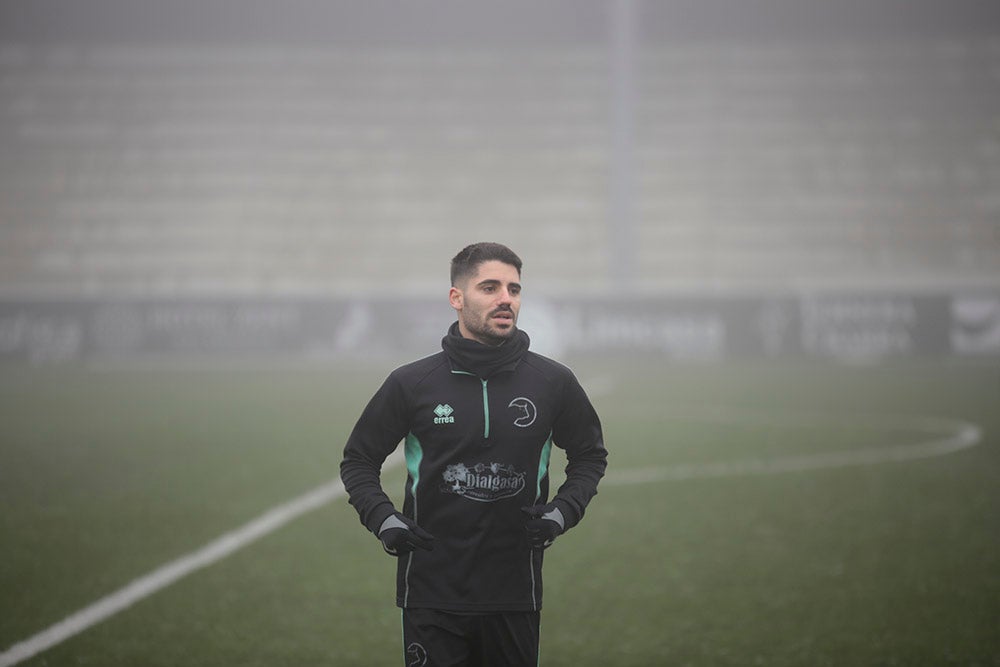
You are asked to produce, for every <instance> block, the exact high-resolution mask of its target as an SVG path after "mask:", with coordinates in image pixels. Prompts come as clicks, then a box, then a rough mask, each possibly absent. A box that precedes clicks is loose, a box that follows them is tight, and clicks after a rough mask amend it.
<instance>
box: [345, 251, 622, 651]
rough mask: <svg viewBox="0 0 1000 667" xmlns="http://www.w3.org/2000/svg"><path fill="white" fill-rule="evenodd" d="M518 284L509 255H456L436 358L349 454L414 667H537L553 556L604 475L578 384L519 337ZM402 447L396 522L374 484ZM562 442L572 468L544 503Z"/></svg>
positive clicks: (406, 378)
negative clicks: (546, 562) (392, 577)
mask: <svg viewBox="0 0 1000 667" xmlns="http://www.w3.org/2000/svg"><path fill="white" fill-rule="evenodd" d="M520 281H521V260H520V258H519V257H518V256H517V255H516V254H514V252H513V251H511V250H510V249H509V248H507V247H506V246H503V245H500V244H498V243H476V244H473V245H470V246H468V247H466V248H465V249H463V250H462V251H461V252H459V253H458V254H457V255H456V256H455V258H454V259H453V260H452V262H451V290H450V291H449V294H448V300H449V302H450V303H451V306H452V308H454V309H455V312H456V313H457V315H458V321H457V322H455V323H454V324H452V326H451V328H450V329H449V330H448V333H447V335H446V336H445V337H444V338H443V339H442V341H441V347H442V351H440V352H438V353H437V354H434V355H432V356H429V357H426V358H424V359H420V360H419V361H415V362H412V363H409V364H406V365H404V366H401V367H400V368H397V369H396V370H394V371H393V372H392V373H390V374H389V377H388V378H387V379H386V380H385V382H384V383H383V384H382V386H381V388H379V390H378V391H377V392H376V393H375V395H374V396H373V397H372V399H371V401H370V402H369V403H368V406H367V407H366V408H365V410H364V411H363V412H362V414H361V417H360V418H359V419H358V422H357V424H356V425H355V427H354V430H353V431H352V432H351V435H350V437H349V438H348V440H347V444H346V446H345V448H344V460H343V462H342V463H341V466H340V470H341V478H342V479H343V480H344V486H345V487H346V489H347V492H348V495H349V500H350V503H351V505H353V506H354V508H355V509H356V510H357V511H358V514H359V515H360V518H361V523H362V524H364V525H365V526H366V527H367V528H368V529H369V530H370V531H371V532H372V533H374V534H375V535H376V536H377V537H378V538H379V540H381V542H382V547H383V548H384V550H385V551H386V552H387V553H389V554H391V555H392V556H395V557H397V558H398V563H397V575H396V604H397V605H398V606H399V607H401V608H402V610H403V649H404V661H405V662H404V664H406V665H420V666H431V665H435V666H444V665H448V666H458V665H469V666H471V665H496V666H504V667H516V666H519V665H524V666H529V665H530V666H532V667H534V666H535V665H537V664H538V643H539V610H540V609H541V606H542V556H543V550H544V549H546V548H547V547H549V546H550V545H551V544H552V543H553V541H554V540H555V539H556V537H557V536H559V535H561V534H562V533H564V532H565V531H567V530H569V529H570V528H572V527H573V526H575V525H576V524H577V523H578V522H579V521H580V519H582V518H583V514H584V510H585V509H586V507H587V504H588V503H589V502H590V500H591V498H593V496H594V495H595V494H596V493H597V484H598V482H599V481H600V479H601V477H603V475H604V471H605V468H606V467H607V451H606V450H605V448H604V439H603V435H602V431H601V423H600V420H599V419H598V416H597V413H596V412H595V411H594V408H593V406H592V405H591V403H590V400H589V399H588V398H587V395H586V393H584V390H583V388H582V387H581V386H580V383H579V382H578V381H577V379H576V377H575V376H574V375H573V373H572V372H571V371H570V370H569V369H568V368H566V367H565V366H563V365H561V364H559V363H556V362H555V361H552V360H551V359H547V358H545V357H543V356H541V355H539V354H536V353H534V352H531V351H529V349H528V346H529V339H528V336H527V334H526V333H524V332H523V331H521V330H520V329H518V328H517V315H518V311H519V310H520V306H521V283H520ZM400 440H403V442H404V444H403V447H404V453H405V455H406V467H407V471H408V473H409V474H408V475H407V480H406V488H405V496H404V501H403V509H402V511H401V512H400V511H398V510H397V508H396V507H394V506H393V504H392V501H391V500H390V499H389V497H388V496H387V495H386V494H385V492H384V490H383V489H382V486H381V481H380V471H381V467H382V463H383V462H384V461H385V459H386V457H387V456H388V455H389V454H390V453H392V451H393V450H394V449H395V448H396V447H397V445H398V444H399V442H400ZM553 445H555V446H557V447H560V448H562V449H564V450H565V451H566V458H567V465H566V481H565V483H564V484H563V485H562V486H561V487H560V488H559V490H558V491H557V492H556V494H555V496H554V497H553V498H552V499H551V500H550V499H549V488H548V487H549V456H550V454H551V450H552V446H553Z"/></svg>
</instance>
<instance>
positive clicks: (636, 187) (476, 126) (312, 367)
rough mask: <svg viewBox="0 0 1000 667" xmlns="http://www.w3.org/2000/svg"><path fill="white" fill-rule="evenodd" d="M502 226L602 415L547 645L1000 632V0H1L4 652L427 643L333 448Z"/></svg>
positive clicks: (802, 645)
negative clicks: (344, 488)
mask: <svg viewBox="0 0 1000 667" xmlns="http://www.w3.org/2000/svg"><path fill="white" fill-rule="evenodd" d="M481 240H489V241H498V242H501V243H505V244H507V245H509V246H511V247H512V248H513V249H514V250H515V251H516V252H517V253H518V254H519V255H520V256H521V257H522V259H523V260H524V269H523V273H522V279H523V280H522V282H523V283H524V286H525V291H524V293H523V294H524V302H523V307H522V311H521V318H520V322H519V324H520V326H521V327H522V328H523V329H524V330H525V331H527V332H528V333H529V334H530V336H531V340H532V349H535V350H537V351H539V352H541V353H543V354H548V355H550V356H554V357H556V358H558V359H560V360H565V361H567V362H568V363H570V364H571V365H572V367H573V369H574V371H575V372H576V373H577V375H578V376H579V377H580V379H581V382H582V383H583V385H584V386H585V387H586V389H587V391H588V393H589V395H590V396H591V398H592V399H593V401H594V403H595V406H596V407H597V409H598V412H599V414H600V415H601V418H602V422H603V424H604V429H605V435H606V440H607V443H608V449H609V451H610V452H611V459H610V467H609V474H608V477H607V478H606V479H605V480H604V481H603V482H602V485H601V493H600V495H599V496H598V498H597V499H596V500H595V502H594V503H593V504H592V505H591V507H590V508H589V509H588V514H587V520H586V521H584V522H583V523H582V524H581V525H580V526H579V527H577V528H576V529H574V530H573V531H572V532H570V533H568V534H567V535H565V536H563V537H560V541H559V543H557V544H556V545H555V546H554V547H553V548H552V549H550V550H548V551H547V552H546V562H547V565H546V593H545V595H546V602H545V604H546V607H545V612H544V614H543V618H544V620H543V627H544V630H543V633H542V655H543V656H544V658H543V664H546V665H549V666H550V667H558V666H559V665H565V666H566V667H580V666H581V665H607V664H611V665H615V666H623V667H628V666H631V667H652V666H658V665H666V664H671V665H673V664H677V665H709V666H715V665H732V666H734V667H737V666H738V667H743V666H744V665H747V664H764V665H770V666H788V667H801V666H803V665H806V666H808V667H819V666H823V665H829V666H837V667H839V666H841V665H905V666H906V667H911V666H914V665H927V666H928V667H940V665H964V666H971V665H1000V635H998V634H997V631H996V630H997V627H998V625H997V620H998V618H1000V561H998V559H997V554H998V553H1000V531H998V530H997V527H998V526H1000V487H998V485H997V480H998V479H1000V456H998V454H997V452H1000V448H998V445H1000V442H998V440H997V436H996V434H997V433H1000V410H997V406H998V405H1000V380H998V377H1000V372H998V371H1000V4H998V3H997V2H996V0H947V1H945V0H939V1H934V0H836V1H834V0H829V1H824V0H658V1H654V0H607V1H598V0H572V1H571V0H531V1H529V0H502V1H497V2H478V1H475V2H469V1H460V0H426V1H420V2H417V1H415V0H409V1H404V0H396V1H390V0H365V1H360V0H359V1H357V2H347V1H345V0H280V1H279V0H169V1H163V2H153V1H150V0H33V1H31V2H27V1H17V0H0V650H3V651H4V652H3V653H0V666H4V667H5V666H7V665H13V664H21V663H22V662H23V663H24V664H25V665H27V667H42V666H43V665H46V666H51V665H77V664H83V663H88V664H99V665H109V666H118V665H121V666H122V667H132V666H134V665H150V666H152V665H164V666H169V667H176V665H207V666H211V667H217V666H218V665H246V666H251V665H260V666H261V667H265V666H266V667H273V666H274V665H337V666H338V667H343V666H345V665H355V666H357V667H371V666H372V665H386V664H398V661H399V653H400V648H401V647H399V646H398V636H399V612H398V610H397V609H395V608H394V607H393V599H394V598H393V596H394V592H393V584H394V577H393V573H394V571H395V569H394V568H395V564H394V562H393V561H392V560H391V559H389V558H383V554H382V551H381V549H380V548H379V546H378V543H377V542H376V541H375V540H374V539H372V536H371V535H369V534H368V533H367V532H366V531H364V530H363V529H362V528H361V526H359V524H358V522H357V516H356V514H355V512H354V510H353V509H352V508H351V507H350V506H348V504H347V503H346V501H345V500H344V498H343V497H342V496H337V495H336V493H337V492H336V491H332V492H330V491H329V490H330V489H331V488H332V489H336V481H335V480H336V476H337V471H338V465H339V462H340V458H341V453H342V447H343V443H344V441H345V439H346V437H347V435H348V433H349V432H350V429H351V427H352V426H353V424H354V422H355V420H356V419H357V415H358V414H359V413H360V411H361V410H362V408H363V406H364V404H365V403H366V402H367V400H368V398H369V397H370V396H371V395H372V393H373V392H374V391H375V390H376V389H377V387H378V386H379V383H380V382H381V381H382V379H383V378H384V377H385V375H386V373H387V372H388V371H389V369H390V368H392V365H393V363H394V362H403V361H409V360H411V359H414V358H416V357H419V356H424V355H428V354H432V353H434V352H435V351H436V350H438V349H439V341H440V339H441V337H442V336H443V335H444V333H445V330H446V328H447V327H448V325H449V324H450V323H451V322H452V321H453V320H454V313H453V311H452V310H451V309H450V308H449V306H448V302H447V291H448V265H449V261H450V259H451V258H452V257H453V256H454V255H455V254H456V253H457V252H458V251H459V250H460V249H461V248H462V247H464V246H465V245H467V244H469V243H472V242H475V241H481ZM150 371H158V372H150ZM501 407H502V406H501ZM498 412H499V413H502V409H501V410H497V411H495V413H498ZM497 418H499V417H497ZM557 444H559V443H557ZM560 456H561V452H556V459H554V460H553V465H552V471H553V484H552V486H553V488H556V487H557V486H558V483H559V481H560V479H559V475H560V474H561V470H562V467H563V465H562V461H561V460H559V457H560ZM393 461H395V463H393V462H390V463H389V464H387V466H386V469H385V471H384V475H385V487H386V489H387V491H388V492H390V493H391V494H393V498H395V499H396V500H397V501H398V500H399V498H400V496H401V490H402V488H403V484H404V483H405V477H406V471H405V470H403V469H402V468H401V466H399V465H398V459H393ZM309 489H326V490H327V491H328V494H329V495H327V497H326V501H325V503H317V504H316V505H314V506H311V509H310V510H309V511H310V512H311V513H310V514H309V516H303V517H301V518H298V519H297V520H296V521H295V523H294V524H293V525H289V526H287V527H286V528H284V529H282V530H280V531H275V532H274V533H273V534H269V535H268V536H267V537H266V538H263V537H261V536H260V535H259V534H258V535H257V537H261V539H260V541H259V542H254V543H253V544H252V545H249V544H247V543H244V544H242V546H247V547H248V548H245V549H242V550H241V551H239V553H236V554H234V555H232V556H230V557H229V558H227V559H226V560H225V561H224V562H221V563H216V564H214V566H212V567H205V568H204V569H200V570H199V571H197V572H192V573H189V574H190V576H185V577H184V578H183V579H182V580H178V581H171V582H170V585H169V588H167V589H166V590H162V591H161V590H147V591H146V593H143V595H144V596H145V595H147V594H148V597H142V599H141V600H137V601H135V603H134V604H133V605H132V606H130V607H128V609H125V610H123V611H122V613H119V614H117V615H115V616H113V617H112V618H109V619H107V620H104V619H103V617H101V618H97V617H95V616H94V615H93V614H90V611H92V610H93V607H92V606H91V605H93V604H94V603H95V601H102V600H106V598H105V597H104V596H108V595H109V594H112V593H113V592H115V591H120V590H122V589H123V587H126V586H128V585H129V582H134V581H136V580H137V579H138V578H140V577H145V576H146V575H148V574H149V573H151V572H153V573H158V572H161V571H162V570H160V569H159V568H161V567H162V566H164V564H165V563H167V564H174V563H176V562H178V560H177V559H182V558H185V559H186V558H187V556H188V555H189V554H192V553H193V552H195V551H197V550H199V549H201V548H202V547H204V546H205V545H211V544H216V542H214V540H217V538H219V536H220V535H222V536H231V535H232V533H231V532H230V531H233V530H234V529H235V528H237V527H239V526H245V525H247V522H250V521H252V520H253V519H254V518H255V517H259V516H261V515H264V516H271V515H272V514H273V511H274V508H276V507H285V506H286V503H288V502H289V499H295V498H298V497H300V496H301V494H303V493H304V492H305V491H307V490H309ZM330 500H335V502H329V501H330ZM313 509H315V510H319V511H312V510H313ZM213 562H214V561H213ZM164 586H166V584H164ZM153 593H155V595H154V594H153ZM97 606H98V607H99V608H104V609H106V608H107V606H106V605H105V606H103V607H102V606H101V605H97ZM79 610H88V614H90V615H89V616H88V615H85V616H86V618H85V619H84V620H83V621H80V618H79V617H76V621H78V622H75V623H76V624H75V625H74V624H72V623H71V624H68V625H67V624H66V623H63V624H61V625H57V624H59V623H60V621H62V620H63V619H66V618H67V617H69V616H71V615H73V614H74V613H76V612H77V611H79ZM116 611H117V610H116ZM99 621H101V622H99ZM53 627H54V628H56V630H57V631H58V630H60V629H61V630H66V628H67V627H69V628H70V629H69V633H68V635H60V634H59V633H58V632H56V633H55V634H53V633H51V632H46V629H47V628H53ZM77 633H78V634H77Z"/></svg>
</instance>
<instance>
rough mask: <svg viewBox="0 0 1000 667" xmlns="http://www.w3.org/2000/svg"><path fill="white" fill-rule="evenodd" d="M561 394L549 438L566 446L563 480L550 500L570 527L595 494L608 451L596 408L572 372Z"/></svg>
mask: <svg viewBox="0 0 1000 667" xmlns="http://www.w3.org/2000/svg"><path fill="white" fill-rule="evenodd" d="M562 396H563V407H562V410H561V411H560V413H559V416H558V418H557V419H556V422H555V424H554V425H553V429H552V439H553V441H554V442H555V444H556V446H557V447H560V448H562V449H564V450H566V460H567V463H566V481H565V482H564V483H563V485H562V486H560V487H559V490H558V491H557V492H556V495H555V496H554V497H553V498H552V502H553V503H554V504H555V505H556V506H557V507H558V508H559V510H560V511H561V512H562V514H563V518H564V519H565V520H566V530H569V529H570V528H572V527H573V526H575V525H576V524H578V523H579V522H580V519H582V518H583V513H584V510H586V508H587V504H588V503H589V502H590V499H591V498H593V497H594V496H595V495H597V484H598V482H600V480H601V478H602V477H604V471H605V470H606V469H607V467H608V452H607V450H606V449H605V448H604V434H603V431H602V430H601V420H600V419H599V418H598V416H597V411H596V410H594V406H593V405H592V404H591V402H590V399H589V398H588V397H587V394H586V392H585V391H584V390H583V387H581V386H580V383H579V381H578V380H577V379H576V377H575V376H574V375H573V374H572V373H569V376H568V380H567V382H566V384H565V386H564V387H563V392H562Z"/></svg>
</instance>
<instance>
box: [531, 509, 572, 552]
mask: <svg viewBox="0 0 1000 667" xmlns="http://www.w3.org/2000/svg"><path fill="white" fill-rule="evenodd" d="M521 511H522V512H524V513H525V514H527V515H528V517H529V519H528V522H527V523H526V524H525V528H527V530H528V542H529V543H530V544H531V548H532V549H535V550H538V551H541V550H543V549H545V548H547V547H549V546H551V545H552V543H553V542H555V540H556V538H557V537H558V536H559V535H561V534H562V532H563V530H564V527H565V525H566V519H565V518H564V517H563V515H562V512H561V511H559V508H558V507H556V506H555V505H554V504H553V503H549V504H547V505H535V506H533V507H522V508H521Z"/></svg>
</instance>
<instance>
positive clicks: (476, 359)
mask: <svg viewBox="0 0 1000 667" xmlns="http://www.w3.org/2000/svg"><path fill="white" fill-rule="evenodd" d="M530 343H531V340H530V339H529V338H528V334H526V333H524V332H523V331H521V330H520V329H518V330H516V331H515V332H514V335H513V336H511V337H510V338H509V339H507V341H506V342H505V343H504V344H503V345H497V346H495V347H494V346H490V345H483V344H482V343H480V342H479V341H476V340H472V339H471V338H465V337H463V336H462V334H461V333H459V329H458V322H455V323H454V324H452V325H451V327H450V328H449V329H448V335H447V336H445V337H444V338H442V339H441V347H442V349H444V351H445V352H446V353H447V354H448V358H449V359H450V360H451V367H452V369H453V370H461V371H466V372H469V373H475V374H476V375H477V376H479V377H480V378H481V379H483V380H487V379H489V378H490V377H491V376H492V375H494V374H496V373H499V372H501V371H512V370H514V369H515V368H516V367H517V363H518V362H519V361H521V358H522V357H523V356H524V353H525V352H527V351H528V346H529V345H530Z"/></svg>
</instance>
